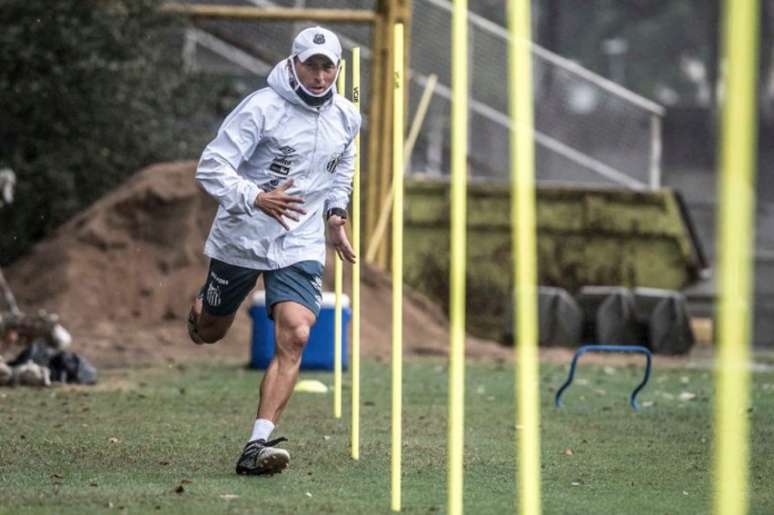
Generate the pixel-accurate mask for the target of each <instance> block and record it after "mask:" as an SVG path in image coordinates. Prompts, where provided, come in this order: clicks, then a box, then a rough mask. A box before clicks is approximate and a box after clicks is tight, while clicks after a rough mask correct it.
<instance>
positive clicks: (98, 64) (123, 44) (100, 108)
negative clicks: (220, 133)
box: [0, 0, 216, 265]
mask: <svg viewBox="0 0 774 515" xmlns="http://www.w3.org/2000/svg"><path fill="white" fill-rule="evenodd" d="M158 5H159V0H58V1H56V2H50V1H47V0H0V91H2V92H3V94H2V95H0V113H2V115H0V116H2V123H0V167H2V166H3V165H6V166H9V167H11V168H13V169H14V170H15V171H16V173H17V176H18V177H17V178H18V183H17V196H16V199H17V200H16V205H15V209H14V210H13V212H12V213H10V214H8V215H7V214H6V213H4V214H3V216H2V217H0V265H3V264H8V263H9V262H11V261H12V260H13V259H15V258H16V257H17V256H19V255H20V254H21V253H22V252H24V251H25V250H26V249H27V248H28V247H29V246H30V245H31V244H32V243H33V242H35V241H37V240H38V239H40V238H42V237H43V236H45V235H46V234H48V233H49V232H50V231H51V230H52V229H53V228H54V227H56V226H57V225H59V224H60V223H61V222H63V221H64V220H66V219H67V218H68V217H70V216H72V214H73V213H74V212H75V211H77V210H79V209H82V208H83V207H84V206H86V205H88V204H89V203H91V202H93V201H94V200H95V199H97V198H98V197H99V196H101V195H102V194H103V193H104V192H105V191H107V190H109V189H111V188H113V187H115V185H116V184H118V183H119V182H121V181H123V180H124V179H125V178H126V177H127V176H128V175H129V174H131V173H132V172H134V171H136V170H137V169H138V168H140V167H142V166H144V165H147V164H150V163H152V162H156V161H159V160H167V159H176V158H182V157H192V156H193V155H195V153H196V152H198V149H199V148H200V147H201V145H202V144H203V143H204V142H205V140H206V138H207V132H206V130H203V129H193V130H192V129H191V128H190V127H189V126H187V125H184V126H181V125H180V124H179V122H178V119H182V120H190V119H192V118H195V117H201V116H202V115H203V114H202V113H203V112H204V111H206V110H207V109H206V106H207V105H213V106H214V105H215V104H216V99H211V98H208V97H207V96H206V95H207V92H205V90H204V88H205V87H207V88H208V90H211V89H212V82H211V81H205V80H198V78H197V77H194V76H190V75H186V74H185V73H184V72H183V69H182V66H181V63H180V62H179V60H180V57H179V56H180V53H179V52H176V51H175V42H176V41H179V39H180V38H179V37H176V35H178V36H179V30H180V29H181V27H182V23H181V21H180V20H178V19H177V18H175V17H172V16H171V15H168V14H164V13H161V12H159V10H158ZM202 106H205V107H202Z"/></svg>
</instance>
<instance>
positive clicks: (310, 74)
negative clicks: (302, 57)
mask: <svg viewBox="0 0 774 515" xmlns="http://www.w3.org/2000/svg"><path fill="white" fill-rule="evenodd" d="M294 63H295V66H296V74H297V75H298V80H300V81H301V84H303V86H304V87H305V88H306V89H307V90H308V91H310V92H311V93H314V94H315V95H319V94H321V93H323V92H325V90H327V89H328V88H329V87H330V85H331V84H332V83H333V81H334V79H335V78H336V64H335V63H333V62H332V61H331V60H330V59H328V58H327V57H325V56H324V55H313V56H312V57H310V58H309V59H307V60H306V61H304V62H301V61H299V60H298V58H296V59H294Z"/></svg>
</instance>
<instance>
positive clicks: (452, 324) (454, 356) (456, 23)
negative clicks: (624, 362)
mask: <svg viewBox="0 0 774 515" xmlns="http://www.w3.org/2000/svg"><path fill="white" fill-rule="evenodd" d="M467 12H468V2H467V0H455V2H454V11H453V14H452V40H451V44H452V99H453V100H452V126H451V132H452V146H451V153H452V154H451V213H450V218H451V256H450V267H449V270H450V274H449V285H450V288H449V294H450V299H449V329H450V331H449V437H448V438H449V443H448V453H449V457H448V471H447V473H448V478H447V489H448V491H447V496H448V509H449V515H460V514H461V513H462V496H463V495H462V494H463V487H462V484H463V468H462V465H463V460H464V448H465V441H464V438H465V236H466V235H465V218H466V196H465V195H466V189H467V174H468V166H467V156H468V123H467V121H468V119H467V111H468V103H467V101H468V44H467V43H468V24H467Z"/></svg>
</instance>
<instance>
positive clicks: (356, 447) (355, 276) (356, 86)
mask: <svg viewBox="0 0 774 515" xmlns="http://www.w3.org/2000/svg"><path fill="white" fill-rule="evenodd" d="M352 103H353V104H355V108H356V109H357V110H358V112H360V47H355V48H353V49H352ZM352 248H353V249H354V250H355V255H356V256H357V262H356V263H355V264H354V265H352V459H354V460H358V459H360V259H361V258H360V134H359V133H358V135H357V136H355V177H354V179H353V181H352Z"/></svg>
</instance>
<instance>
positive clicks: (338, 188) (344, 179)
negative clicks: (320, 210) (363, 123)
mask: <svg viewBox="0 0 774 515" xmlns="http://www.w3.org/2000/svg"><path fill="white" fill-rule="evenodd" d="M354 129H355V130H354V132H353V134H352V137H351V139H350V140H349V144H348V145H347V147H346V148H345V149H344V152H343V153H342V155H341V161H339V164H338V166H337V167H336V173H335V174H334V175H333V186H332V187H331V189H330V191H329V192H328V196H327V198H326V200H325V211H324V213H327V212H328V210H330V209H332V208H334V207H338V208H341V209H347V205H348V204H349V195H350V193H352V178H353V177H354V176H355V158H356V156H355V137H356V136H357V134H358V132H359V131H360V116H359V115H358V117H357V119H356V120H355V127H354Z"/></svg>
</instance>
